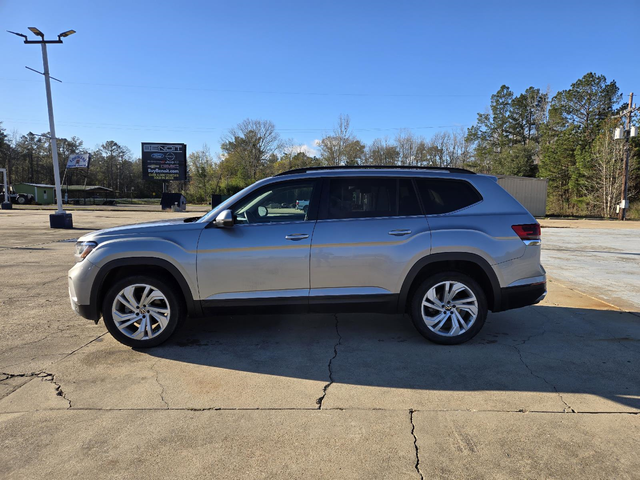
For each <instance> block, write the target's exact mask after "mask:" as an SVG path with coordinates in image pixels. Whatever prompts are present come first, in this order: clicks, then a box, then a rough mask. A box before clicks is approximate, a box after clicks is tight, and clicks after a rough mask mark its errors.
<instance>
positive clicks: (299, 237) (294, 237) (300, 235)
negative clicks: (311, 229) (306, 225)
mask: <svg viewBox="0 0 640 480" xmlns="http://www.w3.org/2000/svg"><path fill="white" fill-rule="evenodd" d="M284 238H285V239H287V240H304V239H305V238H309V235H307V234H306V233H292V234H290V235H287V236H286V237H284Z"/></svg>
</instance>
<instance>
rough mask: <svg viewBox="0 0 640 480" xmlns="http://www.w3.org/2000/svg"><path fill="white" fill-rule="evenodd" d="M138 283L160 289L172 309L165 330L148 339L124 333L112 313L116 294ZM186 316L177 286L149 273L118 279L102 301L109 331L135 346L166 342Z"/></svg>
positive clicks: (125, 342)
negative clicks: (135, 337)
mask: <svg viewBox="0 0 640 480" xmlns="http://www.w3.org/2000/svg"><path fill="white" fill-rule="evenodd" d="M138 284H144V285H150V286H152V287H154V288H156V289H157V290H159V291H160V292H161V293H162V294H163V295H164V296H165V298H166V300H167V303H168V304H169V309H170V315H169V321H168V323H167V325H166V327H165V328H164V330H163V331H161V332H160V333H159V334H158V335H157V336H153V337H152V338H150V339H146V340H138V339H134V338H131V337H128V336H127V335H125V334H124V333H122V332H121V331H120V330H119V329H118V327H117V326H116V323H115V321H114V319H113V314H112V307H113V303H114V301H115V299H116V296H117V295H118V294H119V293H120V292H121V291H122V290H124V289H125V288H126V287H128V286H131V285H138ZM185 317H186V308H185V305H184V302H183V301H182V298H181V297H180V296H178V294H176V293H175V287H174V286H172V285H171V283H169V282H167V281H165V280H164V279H162V278H154V277H151V276H147V275H133V276H130V277H126V278H123V279H122V280H119V281H117V282H116V283H114V284H113V285H112V286H111V287H110V288H109V290H108V291H107V293H106V295H105V296H104V301H103V302H102V318H103V320H104V324H105V326H106V327H107V330H109V333H110V334H111V335H112V336H113V338H115V339H116V340H118V341H119V342H120V343H122V344H124V345H127V346H129V347H133V348H151V347H156V346H158V345H160V344H162V343H164V342H166V341H167V340H168V339H169V337H171V335H173V334H174V333H175V331H176V329H177V328H178V327H179V326H180V325H181V324H182V323H184V319H185Z"/></svg>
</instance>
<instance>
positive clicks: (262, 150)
mask: <svg viewBox="0 0 640 480" xmlns="http://www.w3.org/2000/svg"><path fill="white" fill-rule="evenodd" d="M283 146H284V143H283V141H282V140H281V138H280V134H279V133H278V132H277V131H276V126H275V125H274V124H273V122H271V121H270V120H252V119H249V118H247V119H245V120H243V121H242V122H240V123H239V124H238V125H237V126H236V127H234V128H232V129H230V130H229V132H228V133H227V134H226V135H224V136H223V137H222V145H221V149H222V151H223V152H224V154H226V155H227V156H231V155H233V156H235V157H237V160H238V161H239V162H240V163H241V165H242V166H243V167H244V169H245V170H246V173H247V174H248V176H249V180H251V181H252V182H254V181H255V180H256V179H257V177H258V171H259V170H260V168H262V167H265V166H266V164H267V163H268V161H269V159H270V158H271V157H272V156H273V155H275V154H276V153H277V152H279V151H280V150H281V149H282V148H283Z"/></svg>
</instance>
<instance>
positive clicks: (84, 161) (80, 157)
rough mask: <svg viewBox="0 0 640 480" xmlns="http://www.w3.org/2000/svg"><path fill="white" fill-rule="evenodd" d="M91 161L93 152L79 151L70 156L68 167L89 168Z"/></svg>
mask: <svg viewBox="0 0 640 480" xmlns="http://www.w3.org/2000/svg"><path fill="white" fill-rule="evenodd" d="M90 162H91V154H89V153H77V154H75V155H70V156H69V160H67V168H89V163H90Z"/></svg>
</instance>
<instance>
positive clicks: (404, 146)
mask: <svg viewBox="0 0 640 480" xmlns="http://www.w3.org/2000/svg"><path fill="white" fill-rule="evenodd" d="M421 140H422V139H421V138H420V137H416V136H415V135H414V134H413V132H411V130H400V131H399V132H398V135H396V146H397V148H398V161H399V162H400V165H416V164H417V163H418V161H417V153H418V148H419V146H420V142H421Z"/></svg>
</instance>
